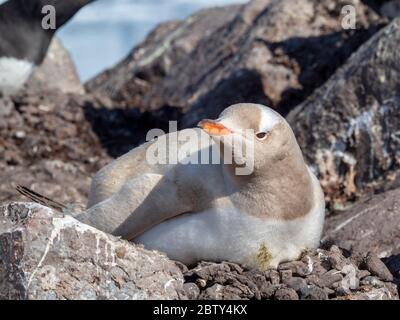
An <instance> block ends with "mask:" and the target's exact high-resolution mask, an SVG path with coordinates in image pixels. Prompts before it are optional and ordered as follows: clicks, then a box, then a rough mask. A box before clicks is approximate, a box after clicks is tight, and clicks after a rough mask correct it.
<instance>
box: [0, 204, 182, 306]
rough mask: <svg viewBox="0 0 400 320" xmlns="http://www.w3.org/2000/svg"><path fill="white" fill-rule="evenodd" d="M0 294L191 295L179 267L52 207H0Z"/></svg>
mask: <svg viewBox="0 0 400 320" xmlns="http://www.w3.org/2000/svg"><path fill="white" fill-rule="evenodd" d="M0 266H1V267H0V298H1V299H30V300H36V299H68V300H72V299H90V300H92V299H124V300H125V299H178V298H182V299H185V298H187V295H186V293H185V292H186V291H185V290H184V287H183V275H182V273H181V271H180V269H179V267H178V266H177V265H176V264H175V263H173V262H172V261H170V260H168V259H167V258H166V257H165V255H163V254H160V253H158V252H155V251H147V250H145V249H143V248H142V247H140V246H136V245H133V244H131V243H129V242H127V241H123V240H120V239H118V238H116V237H113V236H111V235H108V234H105V233H103V232H100V231H98V230H96V229H94V228H92V227H89V226H87V225H84V224H81V223H80V222H78V221H76V220H75V219H73V218H72V217H70V216H61V215H60V214H58V213H56V212H53V211H52V210H51V209H49V208H46V207H43V206H40V205H36V204H27V203H26V204H24V203H12V204H9V205H4V206H1V207H0Z"/></svg>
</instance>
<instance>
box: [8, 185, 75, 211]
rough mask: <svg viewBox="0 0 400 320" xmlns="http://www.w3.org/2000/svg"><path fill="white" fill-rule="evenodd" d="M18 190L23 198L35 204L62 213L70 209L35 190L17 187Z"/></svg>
mask: <svg viewBox="0 0 400 320" xmlns="http://www.w3.org/2000/svg"><path fill="white" fill-rule="evenodd" d="M16 190H17V191H18V192H19V193H20V194H22V195H23V196H25V197H27V198H28V199H30V200H31V201H33V202H36V203H39V204H41V205H43V206H46V207H49V208H52V209H55V210H57V211H60V212H64V211H65V210H67V209H68V207H67V206H66V205H64V204H62V203H60V202H57V201H54V200H51V199H49V198H47V197H45V196H43V195H41V194H39V193H37V192H35V191H33V190H30V189H28V188H27V187H24V186H17V188H16Z"/></svg>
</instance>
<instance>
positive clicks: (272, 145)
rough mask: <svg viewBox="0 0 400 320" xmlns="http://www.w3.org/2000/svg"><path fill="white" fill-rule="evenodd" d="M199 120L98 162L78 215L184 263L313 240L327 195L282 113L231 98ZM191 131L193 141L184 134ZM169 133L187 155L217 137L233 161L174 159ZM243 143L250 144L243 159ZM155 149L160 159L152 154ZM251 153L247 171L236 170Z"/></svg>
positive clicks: (287, 256) (260, 258)
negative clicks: (213, 116)
mask: <svg viewBox="0 0 400 320" xmlns="http://www.w3.org/2000/svg"><path fill="white" fill-rule="evenodd" d="M199 126H200V128H201V129H186V130H182V131H179V132H177V133H169V134H167V135H165V136H161V137H159V138H158V139H157V140H154V141H151V142H148V143H145V144H143V145H142V146H140V147H138V148H136V149H133V150H132V151H130V152H129V153H127V154H125V155H123V156H122V157H120V158H118V159H116V160H115V161H113V162H112V163H110V164H109V165H107V166H106V167H104V168H103V169H101V170H100V171H99V172H98V173H97V174H96V175H95V177H94V178H93V181H92V186H91V190H90V195H89V203H88V209H87V210H86V211H85V212H84V213H82V214H81V215H79V216H78V217H77V218H78V220H80V221H82V222H84V223H87V224H89V225H92V226H94V227H96V228H98V229H100V230H103V231H105V232H109V233H112V234H114V235H117V236H121V237H123V238H124V239H127V240H131V241H133V242H136V243H141V244H143V245H144V246H145V248H148V249H156V250H159V251H162V252H165V253H166V254H167V255H168V256H169V257H170V258H171V259H174V260H178V261H181V262H183V263H185V264H187V265H193V264H195V263H196V262H198V261H201V260H207V261H216V262H220V261H231V262H235V263H239V264H242V265H243V266H245V267H249V268H260V269H266V268H268V267H277V265H278V264H279V263H280V262H283V261H288V260H294V259H297V258H299V256H300V255H301V253H302V252H303V251H304V250H307V249H311V248H315V247H317V246H318V245H319V241H320V237H321V233H322V229H323V223H324V214H325V202H324V195H323V192H322V190H321V187H320V184H319V182H318V180H317V178H316V177H315V176H314V175H313V174H312V172H311V171H310V170H309V168H308V167H307V165H306V164H305V162H304V159H303V156H302V152H301V150H300V147H299V145H298V144H297V141H296V138H295V136H294V134H293V131H292V130H291V128H290V126H289V125H288V123H287V122H286V121H285V119H284V118H283V117H281V116H280V115H279V114H278V113H276V112H275V111H273V110H272V109H270V108H268V107H265V106H262V105H256V104H237V105H233V106H231V107H229V108H227V109H225V110H224V111H223V112H222V113H221V115H220V117H219V118H218V119H217V120H203V121H201V122H200V123H199ZM244 132H250V133H252V134H253V136H251V137H250V136H249V135H248V134H244ZM174 135H175V136H174ZM193 135H198V136H200V137H201V142H200V144H195V145H194V144H193V143H192V144H191V145H189V146H188V144H187V143H184V142H182V141H187V140H185V139H187V137H190V136H193ZM176 137H178V141H180V142H178V152H180V151H182V149H184V148H185V150H186V151H187V150H191V152H192V153H191V154H190V156H191V159H194V158H196V157H197V156H199V157H201V156H200V155H201V154H202V155H203V156H204V150H211V149H212V150H214V151H215V146H218V148H219V150H220V151H221V153H220V158H221V159H222V160H225V157H226V156H227V155H229V154H233V161H231V163H229V161H228V163H224V162H226V161H221V163H220V164H193V163H192V164H186V163H178V164H176V163H175V162H174V161H171V155H170V154H169V153H168V152H169V150H171V148H172V147H171V145H169V146H168V145H166V144H165V142H166V141H175V140H176V139H175V138H176ZM209 137H211V139H209ZM204 143H206V145H204ZM240 145H242V146H244V147H242V148H238V147H236V146H240ZM188 147H189V148H188ZM247 147H248V148H249V150H250V149H252V148H253V149H254V150H253V151H254V152H253V153H251V152H249V154H246V162H243V155H242V153H243V150H244V149H245V148H247ZM251 147H252V148H251ZM213 148H214V149H213ZM239 149H240V150H239ZM154 150H157V151H158V152H157V154H158V156H159V160H160V159H161V160H162V161H159V163H153V162H151V161H150V162H151V163H149V160H148V158H149V154H152V152H149V151H154ZM183 154H185V152H183ZM178 158H180V160H182V159H185V157H179V156H178ZM227 158H229V157H227ZM186 159H187V157H186ZM241 160H242V162H241ZM160 162H162V163H164V164H160ZM171 162H172V163H171ZM249 162H252V163H253V165H254V168H252V169H253V170H252V171H251V172H249V173H247V174H238V172H239V171H240V169H244V166H245V163H249Z"/></svg>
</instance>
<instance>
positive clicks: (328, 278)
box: [319, 270, 343, 288]
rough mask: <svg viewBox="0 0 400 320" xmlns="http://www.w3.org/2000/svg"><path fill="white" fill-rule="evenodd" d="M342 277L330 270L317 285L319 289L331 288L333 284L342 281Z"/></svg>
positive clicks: (337, 272)
mask: <svg viewBox="0 0 400 320" xmlns="http://www.w3.org/2000/svg"><path fill="white" fill-rule="evenodd" d="M342 280H343V276H342V275H341V274H340V272H339V271H337V270H330V271H328V272H326V273H325V274H324V275H322V276H321V278H320V281H319V284H320V286H321V287H328V288H332V286H333V284H334V283H336V282H338V281H342Z"/></svg>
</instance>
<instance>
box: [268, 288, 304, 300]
mask: <svg viewBox="0 0 400 320" xmlns="http://www.w3.org/2000/svg"><path fill="white" fill-rule="evenodd" d="M274 298H275V300H299V296H298V295H297V293H296V291H295V290H293V289H291V288H281V289H278V290H276V292H275V295H274Z"/></svg>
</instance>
